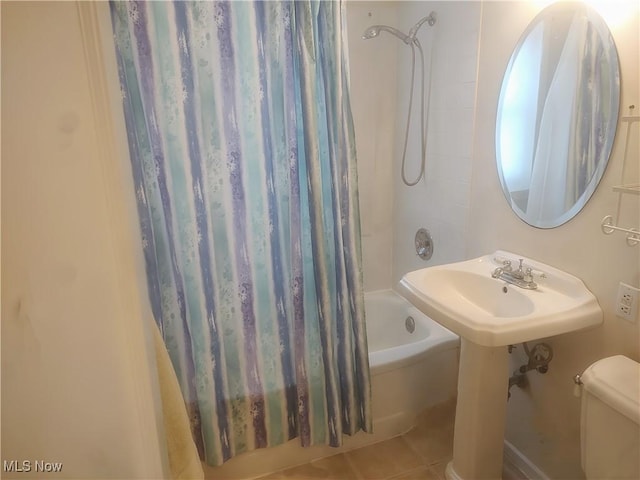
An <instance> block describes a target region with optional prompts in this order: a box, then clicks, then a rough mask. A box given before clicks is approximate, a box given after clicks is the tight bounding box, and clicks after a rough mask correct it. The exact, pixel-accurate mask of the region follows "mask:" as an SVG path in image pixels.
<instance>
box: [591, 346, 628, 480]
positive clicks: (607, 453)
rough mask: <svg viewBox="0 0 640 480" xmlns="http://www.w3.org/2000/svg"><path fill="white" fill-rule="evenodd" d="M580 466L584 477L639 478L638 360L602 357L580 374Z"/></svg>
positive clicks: (617, 356) (621, 357)
mask: <svg viewBox="0 0 640 480" xmlns="http://www.w3.org/2000/svg"><path fill="white" fill-rule="evenodd" d="M581 378H582V383H583V392H582V409H581V418H580V436H581V460H582V469H583V470H584V472H585V475H586V477H587V479H623V478H624V479H633V480H638V479H640V363H637V362H634V361H633V360H631V359H629V358H627V357H625V356H622V355H616V356H614V357H609V358H604V359H602V360H598V361H597V362H595V363H594V364H592V365H591V366H590V367H589V368H587V370H585V372H584V373H583V374H582V377H581Z"/></svg>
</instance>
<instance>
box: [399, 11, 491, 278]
mask: <svg viewBox="0 0 640 480" xmlns="http://www.w3.org/2000/svg"><path fill="white" fill-rule="evenodd" d="M431 11H434V12H435V13H436V15H437V21H436V24H435V25H434V26H433V27H430V26H428V24H426V23H425V24H424V25H423V26H422V27H421V28H420V31H419V33H418V38H419V39H420V41H421V43H422V45H423V48H424V51H425V60H426V64H427V72H428V66H429V55H433V61H432V68H431V70H432V73H431V75H428V77H427V80H428V79H429V78H431V81H432V82H433V83H432V87H431V102H430V107H429V124H428V137H427V142H428V143H427V158H426V179H425V180H421V181H420V183H418V185H416V186H414V187H407V186H405V185H404V184H403V183H402V181H401V180H400V168H401V165H400V153H399V152H401V151H402V145H403V142H404V131H405V130H404V128H405V124H404V121H405V118H406V111H407V110H406V109H407V106H408V103H409V80H410V72H411V52H410V49H409V48H408V47H407V48H404V49H403V51H402V52H401V55H400V57H399V58H400V65H399V67H398V72H399V78H400V79H399V80H398V104H397V107H396V115H397V119H398V121H397V122H396V140H395V142H396V143H395V145H396V148H395V150H396V152H398V153H397V155H396V157H395V159H394V161H395V163H394V168H393V180H394V214H393V217H394V229H393V231H394V238H393V286H395V285H396V283H397V282H398V281H399V280H400V279H401V278H402V275H404V274H405V273H406V272H408V271H411V270H415V269H418V268H424V267H426V266H431V265H438V264H442V263H448V262H453V261H458V260H460V259H461V258H463V257H464V255H465V245H466V240H467V218H468V213H469V191H470V182H471V147H472V138H473V112H474V110H473V108H474V102H475V90H476V65H477V42H478V35H479V24H480V3H479V2H447V1H442V2H424V1H422V2H398V25H399V27H400V29H401V30H402V31H405V32H406V31H408V30H409V29H410V28H411V27H412V26H413V25H414V24H415V23H416V22H417V21H418V20H419V19H421V18H422V17H424V16H425V15H428V14H429V13H430V12H431ZM417 63H418V62H417ZM418 71H419V70H418ZM419 78H420V77H416V93H414V102H415V107H414V113H413V125H412V129H411V130H410V137H409V142H410V143H409V148H408V149H407V159H406V163H407V168H406V171H407V177H408V179H412V177H413V178H415V175H416V172H417V171H418V170H419V162H420V134H419V128H420V127H419V125H420V123H419V121H418V119H419V114H418V112H419V110H418V106H419V98H420V97H419V91H420V90H419V85H420V83H419V80H418V79H419ZM420 227H424V228H426V229H427V230H429V231H430V233H431V235H432V237H433V241H434V253H433V257H432V259H431V260H430V261H428V262H425V261H423V260H421V259H420V258H419V257H418V256H417V255H416V251H415V246H414V237H415V233H416V231H417V230H418V229H419V228H420Z"/></svg>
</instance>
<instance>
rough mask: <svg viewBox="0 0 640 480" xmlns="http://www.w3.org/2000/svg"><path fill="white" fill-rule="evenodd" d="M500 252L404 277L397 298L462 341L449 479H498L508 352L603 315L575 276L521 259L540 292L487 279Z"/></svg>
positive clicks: (503, 257)
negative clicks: (402, 296) (512, 345)
mask: <svg viewBox="0 0 640 480" xmlns="http://www.w3.org/2000/svg"><path fill="white" fill-rule="evenodd" d="M520 258H523V257H521V256H519V255H517V254H513V253H509V252H504V251H497V252H495V253H493V254H491V255H485V256H483V257H480V258H476V259H473V260H468V261H465V262H459V263H452V264H448V265H440V266H436V267H430V268H424V269H422V270H416V271H414V272H410V273H407V274H406V275H405V276H404V277H403V278H402V280H401V281H400V291H401V293H402V294H403V295H404V296H405V297H406V298H407V299H408V300H409V301H410V302H411V303H412V304H413V305H414V306H416V307H417V308H418V309H419V310H421V311H423V312H424V313H425V314H427V315H429V316H430V317H431V318H433V319H434V320H435V321H437V322H438V323H440V324H442V325H444V326H445V327H447V328H448V329H449V330H451V331H453V332H454V333H457V334H458V335H460V337H461V351H460V372H459V377H458V401H457V406H456V420H455V431H454V440H453V460H452V462H451V463H450V464H449V465H448V466H447V470H446V472H445V473H446V477H447V478H448V479H464V480H472V479H473V480H476V479H489V478H491V479H497V478H501V473H502V454H503V444H504V430H505V421H506V408H507V392H508V384H509V362H508V349H507V346H508V345H511V344H516V343H521V342H526V341H530V340H534V339H538V338H544V337H550V336H553V335H559V334H562V333H568V332H572V331H577V330H582V329H585V328H589V327H594V326H597V325H599V324H601V323H602V310H601V309H600V306H599V305H598V302H597V300H596V298H595V297H594V296H593V294H592V293H591V292H590V291H589V290H588V289H587V288H586V287H585V285H584V283H582V281H581V280H580V279H578V278H576V277H574V276H573V275H570V274H568V273H566V272H563V271H561V270H558V269H556V268H553V267H551V266H549V265H545V264H543V263H540V262H536V261H534V260H530V259H524V261H523V264H524V268H531V269H532V272H533V277H534V279H535V282H536V283H537V288H536V289H532V290H527V289H524V288H520V287H518V286H515V285H512V284H509V283H507V282H505V281H504V280H500V279H496V278H493V277H492V273H493V272H494V271H495V270H496V268H499V267H503V266H504V263H503V262H504V261H505V260H511V263H512V264H513V265H516V264H518V259H520Z"/></svg>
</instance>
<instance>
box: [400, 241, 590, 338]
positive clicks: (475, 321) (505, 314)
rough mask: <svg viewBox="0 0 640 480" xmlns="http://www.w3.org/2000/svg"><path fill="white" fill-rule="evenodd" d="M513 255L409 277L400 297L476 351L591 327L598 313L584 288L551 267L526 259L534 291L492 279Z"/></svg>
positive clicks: (496, 255)
mask: <svg viewBox="0 0 640 480" xmlns="http://www.w3.org/2000/svg"><path fill="white" fill-rule="evenodd" d="M520 258H522V257H521V256H518V255H517V254H513V253H509V252H504V251H497V252H495V253H493V254H491V255H485V256H483V257H479V258H475V259H473V260H468V261H464V262H458V263H451V264H447V265H440V266H435V267H429V268H424V269H421V270H416V271H413V272H410V273H407V274H406V275H405V276H404V277H403V278H402V280H401V281H400V291H401V292H402V294H403V295H404V296H405V297H406V298H407V299H408V300H409V301H410V302H411V303H412V304H413V305H415V306H416V307H417V308H418V309H419V310H421V311H422V312H424V313H425V314H427V315H429V316H430V317H431V318H433V319H434V320H435V321H437V322H438V323H440V324H442V325H443V326H445V327H447V328H448V329H449V330H451V331H453V332H454V333H457V334H458V335H460V336H461V337H463V338H466V339H467V340H469V341H471V342H474V343H476V344H478V345H483V346H487V347H496V346H503V345H510V344H516V343H522V342H526V341H530V340H534V339H538V338H544V337H550V336H553V335H559V334H562V333H567V332H572V331H577V330H582V329H585V328H589V327H594V326H597V325H599V324H601V323H602V310H601V309H600V306H599V305H598V302H597V300H596V298H595V297H594V296H593V294H592V293H591V292H590V291H589V290H588V289H587V288H586V287H585V285H584V283H582V281H581V280H580V279H578V278H576V277H574V276H573V275H570V274H568V273H566V272H563V271H561V270H558V269H556V268H554V267H551V266H549V265H545V264H543V263H540V262H536V261H534V260H530V259H526V258H525V259H524V261H523V263H524V266H525V267H526V268H531V269H532V277H533V279H534V280H535V287H532V288H534V289H525V288H521V287H518V286H516V285H512V284H510V283H507V282H506V281H504V280H501V279H499V278H493V277H492V273H493V272H495V271H496V269H497V268H499V267H503V266H504V261H505V260H510V261H511V263H512V264H513V265H518V260H519V259H520Z"/></svg>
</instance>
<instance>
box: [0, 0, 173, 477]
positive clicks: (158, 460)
mask: <svg viewBox="0 0 640 480" xmlns="http://www.w3.org/2000/svg"><path fill="white" fill-rule="evenodd" d="M1 8H2V10H1V14H2V459H0V460H2V461H12V460H17V461H18V462H19V465H20V466H21V467H22V466H24V465H23V464H22V462H23V461H28V462H31V464H30V465H31V472H29V473H17V472H14V473H8V472H3V473H2V477H3V478H42V477H43V473H42V472H36V471H35V466H36V465H35V462H36V461H47V462H61V463H62V464H63V466H62V471H61V472H59V473H57V474H55V473H48V474H46V475H47V477H48V478H49V477H50V478H161V477H163V475H164V472H165V471H166V470H164V469H163V464H165V463H164V462H166V458H165V457H164V456H163V448H164V447H163V446H162V445H161V443H160V439H161V438H164V437H161V427H160V426H159V425H158V423H157V420H158V417H157V410H156V407H157V405H158V399H157V397H155V396H154V394H153V393H154V392H153V390H154V387H153V385H152V378H153V377H152V375H153V373H154V372H155V370H154V368H155V367H154V366H153V363H152V362H150V359H152V358H153V357H149V355H148V354H149V353H151V352H152V351H151V350H150V349H149V348H148V344H147V343H146V337H145V332H144V330H143V318H145V319H146V320H149V317H148V315H149V311H148V305H147V302H146V300H145V299H146V291H145V287H144V279H143V277H142V267H141V265H142V262H141V255H140V253H139V252H138V250H134V246H135V245H137V244H138V241H136V242H135V243H134V239H135V238H136V237H137V234H136V232H135V231H133V230H131V225H135V222H133V221H131V219H132V215H135V206H134V203H133V202H132V201H131V200H132V199H133V189H132V188H131V185H129V184H126V182H125V183H120V180H121V177H120V174H122V173H123V171H122V170H121V167H122V165H124V163H121V161H122V160H123V159H122V158H120V159H118V158H114V157H109V156H108V153H109V152H110V151H111V150H110V149H111V148H112V146H110V145H108V144H107V143H105V141H104V140H105V138H106V137H105V132H106V131H107V130H108V129H109V126H110V124H109V123H108V121H109V119H105V118H104V110H103V111H102V113H101V112H100V111H98V110H99V107H100V105H99V102H97V103H96V96H95V92H94V91H93V90H92V89H94V88H95V85H94V84H92V83H91V82H90V79H91V78H95V76H96V75H95V74H94V72H92V71H91V68H93V67H95V66H96V65H100V64H101V61H102V58H96V57H97V56H99V55H100V52H97V51H95V50H94V51H91V48H89V47H88V46H87V44H86V43H85V40H86V39H85V38H83V33H82V29H81V23H80V19H81V17H80V15H79V9H78V6H77V5H76V3H75V2H48V3H47V2H43V3H32V2H17V3H11V2H2V6H1ZM87 20H89V17H85V18H84V21H85V24H84V28H85V33H89V34H90V35H94V34H95V33H96V32H95V31H91V27H90V26H88V25H87V24H86V22H87ZM107 26H108V25H107ZM87 28H88V29H89V30H86V29H87ZM94 40H95V38H94ZM85 48H86V49H87V50H85ZM85 54H86V56H85ZM111 61H112V62H111V64H110V65H111V67H113V58H111ZM91 62H94V64H93V67H92V66H91ZM109 73H110V74H111V76H110V77H109V78H110V79H113V78H114V77H113V73H114V72H113V70H111V71H110V72H109ZM116 80H117V77H116ZM102 81H104V79H102ZM92 93H93V94H94V95H93V96H92ZM102 107H104V105H102ZM101 115H102V116H101ZM127 173H128V172H127ZM122 178H124V176H123V177H122Z"/></svg>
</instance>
